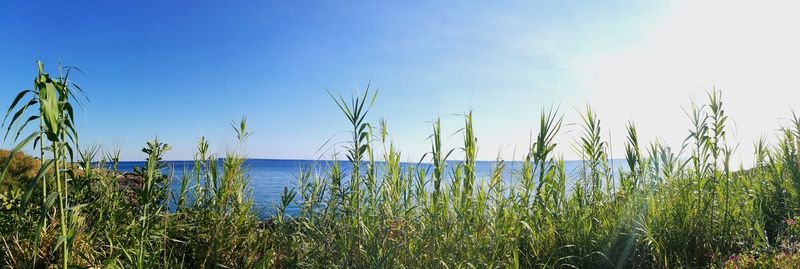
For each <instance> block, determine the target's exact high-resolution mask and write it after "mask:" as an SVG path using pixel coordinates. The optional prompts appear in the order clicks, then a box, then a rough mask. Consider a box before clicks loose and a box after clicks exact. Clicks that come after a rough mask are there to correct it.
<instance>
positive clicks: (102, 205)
mask: <svg viewBox="0 0 800 269" xmlns="http://www.w3.org/2000/svg"><path fill="white" fill-rule="evenodd" d="M69 70H70V69H62V70H59V71H60V72H59V74H63V75H59V76H58V77H51V76H50V75H49V74H47V73H46V72H45V71H44V68H43V66H42V65H41V64H40V65H39V72H38V74H37V75H36V77H35V83H34V88H32V89H31V90H30V91H23V92H21V93H20V94H19V95H18V96H16V97H14V96H11V97H9V98H12V99H11V100H12V104H11V108H10V109H9V110H8V116H7V118H6V122H5V123H4V127H5V128H4V130H5V131H6V133H7V136H8V137H9V138H8V139H11V140H14V141H15V142H16V144H17V145H19V146H18V147H16V148H14V149H13V150H12V151H11V152H10V154H8V155H9V156H13V155H15V154H17V152H19V151H20V150H21V149H27V152H31V153H38V154H39V156H38V157H39V160H42V161H38V160H35V162H36V164H35V165H31V166H30V167H28V166H25V167H26V168H24V169H21V170H20V168H16V170H15V168H9V169H4V172H3V176H2V177H0V186H3V188H2V189H1V190H2V191H3V192H4V193H3V195H4V196H3V197H6V198H4V199H5V200H3V202H4V205H7V206H3V207H2V208H0V220H2V224H3V226H2V229H0V239H1V240H0V264H1V265H2V266H5V267H11V268H42V267H95V268H96V267H108V268H209V267H222V268H295V267H311V268H320V267H324V268H328V267H341V268H487V267H497V268H509V267H510V268H552V267H559V268H560V267H564V268H576V267H579V268H631V267H640V268H679V267H686V268H695V267H717V268H723V267H727V268H735V267H736V268H775V267H779V268H780V267H782V268H797V267H799V266H800V260H798V258H797V256H796V255H795V253H797V242H798V236H800V226H797V224H796V221H797V220H800V219H798V218H797V217H796V216H797V215H798V214H797V211H798V209H799V208H800V159H798V147H800V119H798V118H797V117H793V120H792V121H791V122H787V123H786V126H782V128H781V132H780V133H778V134H777V135H778V139H777V141H778V142H777V143H776V144H774V145H768V144H767V143H766V142H764V141H765V140H761V141H759V142H757V143H756V144H755V152H756V153H755V154H756V156H755V160H756V163H755V165H754V168H752V169H748V170H742V169H739V168H738V167H735V166H732V164H731V155H732V154H733V152H734V150H735V147H734V146H733V145H734V143H733V141H729V140H728V139H727V133H726V130H727V122H728V118H727V116H726V114H725V110H724V108H723V102H722V99H721V96H720V94H719V92H718V91H716V90H714V91H711V92H709V94H708V98H707V100H706V103H705V104H704V105H698V106H692V107H690V109H688V110H687V114H688V115H689V119H688V121H687V123H688V124H690V126H691V131H690V132H689V134H688V135H687V139H686V140H685V141H684V144H683V146H682V147H681V150H680V151H678V152H673V151H672V150H670V149H669V148H668V147H667V146H666V145H665V144H662V143H659V142H655V143H651V144H643V143H640V138H639V137H638V135H637V131H636V128H635V126H634V124H633V123H630V124H629V125H628V128H627V137H628V139H627V143H626V147H625V159H626V163H627V168H626V169H624V170H621V171H611V168H610V167H609V166H608V162H607V160H608V158H609V155H608V150H609V149H608V144H607V142H606V140H605V139H606V138H605V137H603V136H602V134H603V133H604V131H605V130H604V129H602V126H601V125H600V120H599V119H598V117H597V114H596V113H595V112H594V111H593V110H592V109H591V108H588V107H587V109H586V110H585V112H584V113H582V119H583V121H582V122H581V123H580V126H582V128H581V132H580V134H579V135H578V137H577V138H576V140H575V141H577V142H576V144H575V145H557V144H556V143H555V141H556V137H558V136H560V135H561V134H560V131H561V126H562V114H560V113H559V111H555V110H551V111H543V112H542V114H541V115H540V116H539V117H538V120H537V121H536V122H537V125H536V126H535V128H536V131H537V133H536V136H535V137H534V141H533V143H532V146H531V147H530V148H529V150H528V151H527V153H526V154H525V155H524V157H523V165H522V166H521V167H519V168H517V169H515V170H513V171H511V173H510V174H511V175H512V176H511V178H503V177H504V175H505V174H506V173H504V172H506V170H507V169H510V168H508V167H506V166H505V165H504V163H503V161H502V160H498V162H497V164H496V166H495V167H493V173H492V176H490V177H488V178H478V177H477V176H476V173H475V162H476V154H477V150H478V145H477V138H476V136H477V135H478V134H475V133H474V132H473V128H472V126H473V121H472V115H471V114H467V115H464V126H463V129H461V131H460V134H461V140H462V141H463V144H462V145H461V146H460V147H458V148H455V149H448V148H444V147H443V142H442V141H443V139H444V138H443V136H442V132H441V125H440V122H439V121H435V122H433V124H432V126H431V136H430V137H429V140H430V143H431V147H430V152H428V153H427V154H426V155H425V158H424V159H423V161H424V163H420V164H419V165H411V166H406V165H401V164H400V160H401V159H403V155H402V153H401V151H400V150H399V149H397V148H396V147H395V146H394V144H393V143H392V141H391V138H390V136H389V135H388V134H389V131H388V130H389V127H388V125H387V124H386V123H385V122H380V123H377V124H372V123H369V122H367V121H366V120H365V119H366V116H367V114H368V113H369V110H370V108H371V107H372V104H373V102H374V100H375V98H376V97H377V94H376V93H374V92H371V91H369V90H366V91H364V92H363V94H361V95H358V96H353V97H352V98H349V99H348V98H343V97H341V96H338V95H335V94H332V95H331V96H332V98H333V100H334V101H335V102H336V104H337V105H338V106H339V108H340V109H341V112H342V114H343V121H342V123H343V127H344V128H346V129H347V130H349V132H350V141H349V142H347V143H345V145H346V148H345V149H343V150H341V152H340V153H339V154H335V155H333V156H331V158H333V159H346V160H348V164H349V165H350V166H352V167H350V168H351V169H345V167H341V166H339V162H333V166H332V167H326V168H325V169H321V170H320V169H314V168H313V167H310V168H308V169H301V170H300V171H298V178H297V185H296V186H287V188H285V189H284V191H283V193H282V194H281V203H280V204H279V205H278V208H277V210H276V213H275V214H274V215H273V216H272V217H271V218H270V219H268V220H259V219H258V218H257V214H256V212H255V210H254V209H253V202H252V197H251V195H250V191H249V189H248V183H249V180H250V179H249V178H248V174H247V171H246V169H245V167H243V166H242V164H243V162H244V159H245V155H244V153H243V152H242V151H241V149H242V148H243V146H242V145H244V143H245V142H246V140H247V138H248V137H249V134H250V133H249V132H248V130H247V125H246V121H245V120H244V119H242V120H241V121H240V122H237V124H235V125H234V126H233V127H234V131H235V132H233V135H235V136H236V138H238V141H240V146H238V147H236V148H234V149H232V150H231V151H229V152H226V153H224V154H223V155H221V156H218V155H216V154H213V153H211V152H209V150H208V143H207V142H206V141H205V140H204V139H202V138H201V139H200V141H199V143H198V146H197V154H196V155H195V165H194V166H193V167H194V170H193V171H185V172H184V173H182V175H183V176H182V177H180V178H173V177H171V176H170V175H169V173H165V172H164V171H165V169H163V168H164V162H163V160H162V156H163V154H164V152H165V151H167V150H169V146H168V145H167V144H165V143H162V142H160V141H157V140H154V141H150V142H147V143H146V144H145V146H144V148H143V150H142V151H143V154H142V156H143V158H144V159H146V165H145V166H144V167H141V168H139V169H137V173H138V174H139V175H141V177H140V180H138V181H135V183H125V184H122V183H121V182H128V181H123V180H121V179H122V175H121V174H120V173H117V172H115V171H112V170H113V169H112V170H107V169H96V168H94V167H92V165H91V164H92V163H93V162H100V163H102V164H109V165H110V166H111V167H116V164H117V163H118V161H119V150H114V149H107V148H103V147H97V146H95V147H92V146H90V147H86V146H85V144H83V143H79V139H78V137H79V136H78V134H79V132H78V131H77V130H75V128H74V124H73V112H72V111H73V110H74V109H75V108H74V107H73V105H75V106H77V105H79V103H80V102H79V101H80V100H82V99H80V98H82V97H81V91H80V88H79V87H78V86H77V85H75V84H73V83H72V81H70V80H69ZM677 116H678V117H682V116H683V115H677ZM81 142H82V141H81ZM319 142H323V141H319ZM312 143H313V141H312ZM569 146H574V148H575V149H576V150H577V151H578V152H579V153H580V155H581V156H582V157H583V159H582V161H583V166H582V171H581V172H580V173H579V174H580V176H579V178H577V181H576V183H575V184H574V185H573V184H568V183H567V182H569V181H570V180H571V179H568V178H567V171H565V169H564V161H563V159H562V158H561V157H559V156H558V155H556V154H554V150H555V149H556V147H569ZM453 152H459V153H460V154H463V156H464V158H463V161H462V162H460V163H458V165H452V164H448V163H447V162H445V160H446V159H448V157H449V156H450V155H451V153H453ZM0 156H5V155H0ZM218 157H222V161H221V162H217V161H216V160H217V159H218ZM18 158H23V157H18ZM2 160H3V161H4V162H3V163H1V164H3V165H4V166H3V168H5V167H16V166H13V165H12V164H13V163H17V161H15V160H16V158H5V159H2ZM30 160H31V161H32V162H33V161H34V160H33V159H30ZM377 162H383V163H382V164H381V165H382V166H384V168H382V169H377V168H376V163H377ZM6 170H7V171H11V172H8V173H6ZM20 171H27V172H20ZM345 171H352V172H345ZM612 172H613V173H619V179H618V183H617V184H615V183H614V182H615V181H614V178H613V177H612ZM172 181H179V182H177V183H178V185H179V186H181V187H180V189H179V190H178V191H177V192H173V191H170V187H169V186H171V184H172V183H173V182H172ZM170 203H172V204H174V205H175V207H176V208H175V210H174V211H171V210H168V209H167V207H168V205H169V204H170ZM293 203H294V204H296V205H297V207H298V208H299V213H298V214H297V215H294V216H287V215H285V214H284V212H285V208H286V207H287V206H289V205H290V204H293Z"/></svg>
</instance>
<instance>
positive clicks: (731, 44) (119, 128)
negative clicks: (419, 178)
mask: <svg viewBox="0 0 800 269" xmlns="http://www.w3.org/2000/svg"><path fill="white" fill-rule="evenodd" d="M798 10H800V4H797V3H795V2H791V1H772V0H767V1H758V2H744V1H742V2H738V1H603V2H602V3H600V1H502V2H500V3H493V5H486V4H485V2H484V3H479V2H477V1H476V2H468V1H402V2H400V3H398V2H395V1H391V2H390V1H362V2H357V1H285V2H271V1H232V2H228V1H148V0H145V1H124V2H122V1H81V2H79V4H76V3H74V2H73V3H67V2H64V1H52V2H50V1H3V2H0V85H2V86H1V87H0V100H7V102H8V103H10V102H11V100H12V99H13V97H14V96H15V94H16V93H17V92H19V91H20V90H23V89H26V88H29V87H30V86H31V80H32V79H33V78H34V76H35V74H36V66H35V64H34V63H35V60H37V59H39V60H42V61H44V62H45V66H46V69H47V70H48V71H49V72H51V73H56V72H57V67H58V65H59V63H61V64H63V65H70V66H77V67H79V68H80V69H81V70H82V71H83V72H84V74H82V75H77V76H73V80H74V81H75V82H76V83H78V84H79V85H80V86H81V88H83V89H84V91H85V92H86V94H87V95H88V97H89V99H90V101H89V102H88V103H86V104H85V105H84V107H83V110H82V111H81V112H79V113H78V116H77V119H76V121H77V122H76V124H77V127H78V131H79V133H80V135H81V136H80V142H81V144H83V145H88V144H92V143H95V144H99V145H103V146H105V147H108V148H114V147H119V148H121V149H122V159H124V160H142V159H144V158H145V156H144V154H143V153H141V151H140V149H141V147H142V146H144V144H145V142H146V141H148V140H151V139H153V138H155V137H158V139H159V140H161V141H164V142H166V143H168V144H170V145H171V146H172V150H171V151H170V152H168V154H167V158H168V159H191V158H192V156H193V155H194V152H195V145H196V141H197V140H198V139H199V137H200V136H205V137H206V139H207V140H209V141H211V149H212V150H214V151H215V152H217V153H220V154H222V153H224V152H226V151H227V150H229V149H232V148H234V145H235V133H234V132H233V130H232V129H231V128H230V123H231V122H232V121H236V120H238V119H240V118H241V117H242V116H246V117H247V119H248V127H249V128H250V129H251V131H253V135H252V136H251V137H250V139H249V140H248V141H247V143H246V153H247V155H248V156H249V157H251V158H277V159H318V158H323V159H328V158H330V155H329V154H330V153H331V152H334V151H336V150H337V149H339V148H338V146H337V145H341V144H340V143H335V142H340V141H345V140H346V139H347V136H346V131H347V130H348V126H347V120H346V118H345V117H344V116H343V115H342V114H341V112H340V111H339V110H338V108H337V107H336V105H335V103H334V102H333V101H332V100H331V98H330V96H329V95H328V93H327V91H331V92H333V93H341V94H342V95H344V96H349V95H351V94H354V93H359V92H362V91H363V90H364V89H365V87H366V86H367V85H368V84H369V85H370V88H371V89H373V90H375V89H377V90H378V92H379V93H378V98H377V101H376V103H375V104H374V107H373V109H372V110H371V111H370V114H369V117H368V120H369V121H370V122H373V123H377V122H378V121H379V120H381V119H385V120H386V121H387V122H388V128H389V133H390V136H391V139H392V141H393V143H394V144H396V145H397V147H399V148H400V149H401V150H402V151H403V153H404V157H403V158H404V159H406V160H418V159H419V158H420V157H421V156H422V155H423V154H424V153H425V152H427V151H428V150H429V148H430V146H429V145H430V141H429V140H427V137H428V136H429V135H430V133H431V121H432V120H434V119H436V118H439V117H440V118H441V119H442V124H443V130H444V133H445V145H446V146H447V147H449V148H458V147H459V145H460V143H462V142H461V136H460V135H459V134H455V133H456V132H457V131H458V130H459V129H461V128H462V127H463V121H464V120H463V114H464V113H467V112H469V111H473V113H474V120H475V133H476V136H477V137H478V145H479V150H478V158H479V159H483V160H492V159H495V158H496V157H498V156H500V157H502V158H504V159H520V158H521V156H522V154H523V153H524V152H525V151H526V148H527V147H528V146H529V144H530V137H531V134H532V132H535V131H537V130H536V127H537V121H538V117H539V113H540V111H541V110H542V109H548V108H550V107H553V106H555V107H559V108H560V111H561V112H562V113H563V115H564V120H565V126H564V127H563V129H562V133H561V135H560V136H559V138H558V142H559V146H558V148H557V153H558V154H560V155H562V156H563V157H564V158H566V159H574V158H576V157H577V154H576V153H575V152H574V150H573V147H572V144H573V143H574V139H576V138H577V137H578V134H579V126H578V125H577V123H578V122H579V121H580V114H579V113H580V112H581V111H583V110H584V108H585V107H586V105H587V104H589V105H591V106H592V107H593V108H594V110H596V112H597V114H598V116H599V118H600V119H601V125H602V128H603V132H604V135H606V138H608V139H609V141H610V145H611V153H612V155H613V156H614V157H621V156H622V153H623V142H624V140H625V137H624V136H625V129H624V127H625V124H626V123H627V122H628V121H632V122H634V123H635V124H636V125H637V129H638V130H639V132H640V137H643V138H644V139H643V140H644V141H643V142H647V141H651V140H653V139H660V140H662V141H664V142H665V143H666V144H668V145H670V146H672V147H674V148H679V147H680V145H681V143H682V142H683V140H684V139H685V137H686V136H687V135H688V128H689V127H690V122H689V120H688V118H687V117H686V115H685V114H684V112H683V110H682V109H684V108H687V107H688V106H690V105H691V103H692V100H695V101H696V102H697V103H701V104H702V103H703V102H704V101H705V98H706V97H705V95H706V93H707V91H709V90H711V89H712V88H714V87H716V88H718V89H721V90H722V97H723V102H724V107H725V109H726V112H727V113H728V114H729V115H730V117H731V119H732V122H731V125H730V133H729V134H730V136H731V137H730V140H731V141H730V143H731V144H732V145H734V146H738V151H737V153H736V154H735V157H734V158H736V159H737V160H739V161H740V162H742V163H745V164H747V162H750V160H752V157H750V155H752V144H753V141H754V140H755V139H756V138H758V137H760V136H766V137H768V138H773V137H774V136H775V133H776V130H777V129H778V128H779V127H780V126H781V125H782V124H785V123H786V120H787V118H788V117H789V116H791V111H792V109H793V108H794V109H798V103H797V101H796V100H800V99H798V97H800V91H798V89H797V85H798V83H797V81H796V80H797V79H796V78H797V77H798V76H797V71H798V70H800V68H798V63H800V51H799V50H798V48H800V37H798V35H797V34H796V32H797V31H796V29H795V28H796V26H797V25H800V17H799V16H796V13H797V11H798ZM0 106H6V105H0ZM326 141H332V142H330V143H326ZM10 145H11V142H10V141H4V142H3V144H2V146H3V147H10ZM454 156H455V157H457V155H454Z"/></svg>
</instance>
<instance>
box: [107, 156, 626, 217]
mask: <svg viewBox="0 0 800 269" xmlns="http://www.w3.org/2000/svg"><path fill="white" fill-rule="evenodd" d="M333 162H337V161H330V160H278V159H247V160H245V162H244V167H245V171H247V175H248V177H249V186H250V191H251V195H252V198H253V203H254V210H256V212H258V214H259V215H260V216H261V217H268V216H270V215H271V214H273V213H274V212H275V208H276V205H277V203H279V201H280V195H281V192H282V191H283V189H284V187H287V188H289V189H291V188H293V187H296V186H297V178H298V175H299V173H300V171H301V170H302V169H307V168H313V169H314V170H315V171H318V172H324V171H325V169H327V167H330V166H332V165H333V164H334V163H333ZM338 162H340V165H341V167H342V170H343V171H344V172H345V173H348V172H349V170H350V169H349V167H350V163H349V162H346V161H338ZM166 163H167V167H168V168H167V170H168V171H165V174H169V175H172V177H173V180H172V181H171V182H172V183H171V184H172V186H171V189H172V192H173V194H177V193H178V192H179V191H180V184H181V180H180V179H181V176H182V174H183V171H184V170H185V171H192V170H193V167H194V162H193V161H167V162H166ZM459 163H460V161H447V167H448V169H452V168H454V167H456V166H457V165H458V164H459ZM497 163H498V162H497V161H477V162H476V164H475V174H476V179H477V182H481V181H485V182H488V181H489V179H490V177H491V174H492V171H493V169H494V167H496V166H497ZM581 164H582V162H581V161H576V160H571V161H564V168H565V170H566V172H567V175H568V176H569V180H568V182H567V185H568V186H573V185H574V182H575V179H576V178H577V176H578V175H579V173H580V168H581ZM144 165H145V163H144V162H142V161H125V162H120V163H119V167H118V169H119V171H122V172H133V171H134V168H135V167H143V166H144ZM381 165H382V163H377V165H376V167H377V168H378V169H380V167H381ZM411 165H414V166H416V167H420V168H422V169H428V168H430V166H431V164H428V163H401V167H402V168H406V167H408V166H411ZM504 165H505V169H504V175H503V178H504V181H513V180H519V178H518V177H519V176H518V175H519V173H518V171H519V170H520V169H521V167H522V162H521V161H504ZM624 166H625V161H624V160H609V167H610V168H612V169H611V171H612V173H613V175H614V177H615V178H617V177H618V176H617V174H618V173H619V171H620V168H622V167H624ZM448 173H450V172H448ZM428 174H430V172H429V173H428ZM615 182H616V180H615ZM190 184H191V183H190ZM189 187H190V188H191V187H192V186H189ZM189 193H192V192H191V191H189ZM170 207H171V208H174V204H173V205H171V206H170ZM297 211H298V208H297V206H296V205H295V204H292V205H290V206H289V207H288V208H287V209H286V214H289V215H293V214H296V213H297Z"/></svg>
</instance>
